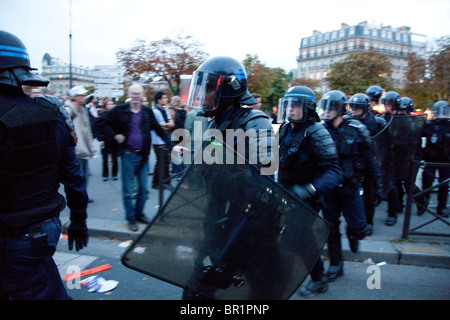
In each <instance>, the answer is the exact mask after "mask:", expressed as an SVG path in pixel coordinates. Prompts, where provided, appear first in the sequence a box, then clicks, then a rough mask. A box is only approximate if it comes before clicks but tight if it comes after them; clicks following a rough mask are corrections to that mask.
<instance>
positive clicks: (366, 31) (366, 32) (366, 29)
mask: <svg viewBox="0 0 450 320" xmlns="http://www.w3.org/2000/svg"><path fill="white" fill-rule="evenodd" d="M364 35H365V36H368V35H369V29H368V28H364Z"/></svg>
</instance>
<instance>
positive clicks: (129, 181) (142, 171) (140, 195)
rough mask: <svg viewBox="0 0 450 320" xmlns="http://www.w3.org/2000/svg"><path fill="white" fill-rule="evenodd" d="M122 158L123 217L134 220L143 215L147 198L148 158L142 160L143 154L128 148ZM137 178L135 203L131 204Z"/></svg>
mask: <svg viewBox="0 0 450 320" xmlns="http://www.w3.org/2000/svg"><path fill="white" fill-rule="evenodd" d="M121 159H122V196H123V206H124V208H125V218H126V219H127V220H128V221H136V219H137V218H139V217H142V216H144V212H143V211H144V207H145V202H146V201H147V199H148V159H147V160H146V161H145V162H143V161H142V159H143V156H142V155H138V154H136V153H134V152H131V151H129V150H124V152H123V153H122V156H121ZM135 179H137V185H138V189H137V198H136V205H133V201H134V198H133V194H134V182H135Z"/></svg>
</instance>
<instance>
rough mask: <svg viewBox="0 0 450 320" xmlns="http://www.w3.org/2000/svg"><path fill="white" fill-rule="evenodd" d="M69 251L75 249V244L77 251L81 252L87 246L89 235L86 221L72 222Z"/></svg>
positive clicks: (69, 230)
mask: <svg viewBox="0 0 450 320" xmlns="http://www.w3.org/2000/svg"><path fill="white" fill-rule="evenodd" d="M67 233H68V237H69V250H72V249H73V243H74V242H75V250H77V251H78V250H81V249H83V248H84V247H86V246H87V244H88V240H89V235H88V228H87V225H86V221H81V222H80V221H71V222H70V225H69V228H68V232H67Z"/></svg>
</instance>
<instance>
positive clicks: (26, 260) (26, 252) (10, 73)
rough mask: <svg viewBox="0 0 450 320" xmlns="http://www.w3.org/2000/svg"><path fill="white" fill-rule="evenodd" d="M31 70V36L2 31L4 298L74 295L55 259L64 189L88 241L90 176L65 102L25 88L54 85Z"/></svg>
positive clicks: (0, 244) (79, 241)
mask: <svg viewBox="0 0 450 320" xmlns="http://www.w3.org/2000/svg"><path fill="white" fill-rule="evenodd" d="M31 70H33V69H32V68H31V66H30V60H29V57H28V53H27V50H26V48H25V45H24V44H23V42H22V41H21V40H20V39H19V38H17V37H16V36H15V35H13V34H11V33H8V32H5V31H0V298H3V299H70V297H69V296H68V295H67V292H66V290H65V288H64V285H63V283H62V281H61V277H60V275H59V272H58V269H57V267H56V264H55V262H54V261H53V258H52V255H53V253H54V252H55V249H56V244H57V242H58V240H59V236H60V231H61V221H60V220H59V214H60V212H61V211H62V210H63V209H64V207H65V205H66V202H65V199H64V197H63V196H62V195H60V194H59V193H58V189H59V184H60V183H63V184H64V186H65V192H66V198H67V204H68V206H69V208H70V220H71V223H70V226H69V229H68V233H69V249H70V250H72V248H73V245H74V244H75V248H76V250H77V251H78V250H79V249H81V248H83V247H84V246H86V245H87V241H88V233H87V227H86V218H87V213H86V207H87V201H88V197H87V193H86V182H85V178H84V175H83V173H82V171H81V168H80V164H79V162H78V160H77V158H76V155H75V149H74V145H75V142H74V140H73V137H72V135H71V134H72V132H71V131H70V130H68V126H70V124H71V123H70V121H69V120H68V119H69V118H68V115H67V113H64V108H63V107H62V105H61V103H60V102H59V100H58V99H56V98H53V97H50V96H40V97H36V98H30V97H29V96H27V95H25V94H24V92H23V91H22V85H29V86H47V85H48V83H49V81H48V80H47V79H44V78H42V77H40V76H38V75H36V74H34V73H32V72H31Z"/></svg>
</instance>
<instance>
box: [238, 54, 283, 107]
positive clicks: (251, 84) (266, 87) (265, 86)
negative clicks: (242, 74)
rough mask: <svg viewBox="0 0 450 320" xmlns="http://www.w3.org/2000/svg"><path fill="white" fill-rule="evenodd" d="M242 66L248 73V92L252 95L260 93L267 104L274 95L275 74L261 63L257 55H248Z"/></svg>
mask: <svg viewBox="0 0 450 320" xmlns="http://www.w3.org/2000/svg"><path fill="white" fill-rule="evenodd" d="M242 64H243V65H244V67H245V70H246V72H247V82H248V90H249V91H250V93H259V94H260V95H261V100H262V102H263V104H264V103H267V98H268V97H269V96H270V95H272V93H273V89H272V83H273V82H274V80H275V75H274V73H273V72H272V70H271V69H270V68H268V67H266V66H265V65H264V64H263V63H261V61H260V60H259V59H258V56H257V55H254V56H252V55H250V54H247V55H246V58H245V59H244V61H243V62H242Z"/></svg>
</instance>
